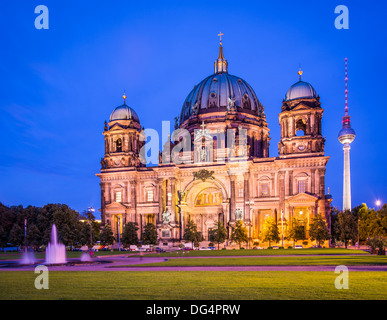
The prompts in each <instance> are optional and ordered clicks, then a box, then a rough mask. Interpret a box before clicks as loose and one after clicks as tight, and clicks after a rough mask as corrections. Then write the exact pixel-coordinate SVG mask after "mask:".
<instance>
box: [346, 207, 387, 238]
mask: <svg viewBox="0 0 387 320" xmlns="http://www.w3.org/2000/svg"><path fill="white" fill-rule="evenodd" d="M353 213H354V215H356V216H357V217H358V219H359V221H358V222H359V240H362V241H367V239H369V238H370V237H376V236H378V235H382V234H383V224H382V216H381V215H380V212H378V211H375V210H373V209H369V208H367V205H366V204H365V203H363V204H362V205H361V206H358V207H355V208H354V209H353Z"/></svg>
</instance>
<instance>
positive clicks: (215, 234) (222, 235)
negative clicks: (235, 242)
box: [208, 221, 227, 250]
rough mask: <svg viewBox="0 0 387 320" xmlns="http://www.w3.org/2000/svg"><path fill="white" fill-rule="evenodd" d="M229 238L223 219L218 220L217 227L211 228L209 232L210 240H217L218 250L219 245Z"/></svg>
mask: <svg viewBox="0 0 387 320" xmlns="http://www.w3.org/2000/svg"><path fill="white" fill-rule="evenodd" d="M226 239H227V230H226V228H225V227H224V225H223V223H222V222H221V221H218V224H217V228H216V229H211V230H210V232H209V234H208V240H210V241H212V242H215V243H217V244H218V250H219V245H220V244H221V243H223V242H224V241H226Z"/></svg>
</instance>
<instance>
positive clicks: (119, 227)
mask: <svg viewBox="0 0 387 320" xmlns="http://www.w3.org/2000/svg"><path fill="white" fill-rule="evenodd" d="M118 251H121V217H120V216H118Z"/></svg>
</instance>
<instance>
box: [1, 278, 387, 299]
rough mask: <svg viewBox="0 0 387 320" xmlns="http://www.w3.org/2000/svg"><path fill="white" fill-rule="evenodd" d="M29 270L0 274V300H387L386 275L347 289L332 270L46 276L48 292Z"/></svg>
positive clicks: (359, 280) (358, 281)
mask: <svg viewBox="0 0 387 320" xmlns="http://www.w3.org/2000/svg"><path fill="white" fill-rule="evenodd" d="M36 276H37V275H36V274H34V273H33V272H27V271H19V272H6V271H4V272H0V299H39V300H40V299H77V300H82V299H91V300H95V299H115V300H118V299H139V300H153V299H155V300H160V299H172V300H183V299H195V300H200V299H216V300H224V299H230V300H238V299H249V300H252V299H270V300H271V299H300V300H304V299H313V300H318V299H387V276H386V273H385V272H352V273H350V274H349V289H348V290H344V289H342V290H338V289H336V288H335V285H334V282H335V278H336V277H337V276H338V275H337V274H335V273H334V272H313V271H308V272H296V271H270V272H251V271H246V272H241V271H236V272H231V271H230V272H229V271H222V272H217V271H209V272H200V271H195V272H186V271H180V272H161V271H159V272H124V271H122V272H121V271H116V272H104V271H100V272H98V271H97V272H76V271H72V272H54V271H52V272H50V273H49V289H48V290H44V289H42V290H37V289H35V287H34V281H35V277H36Z"/></svg>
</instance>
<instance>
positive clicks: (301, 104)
mask: <svg viewBox="0 0 387 320" xmlns="http://www.w3.org/2000/svg"><path fill="white" fill-rule="evenodd" d="M308 109H310V106H307V105H306V104H304V103H299V104H298V105H296V106H295V107H293V108H292V110H308Z"/></svg>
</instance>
